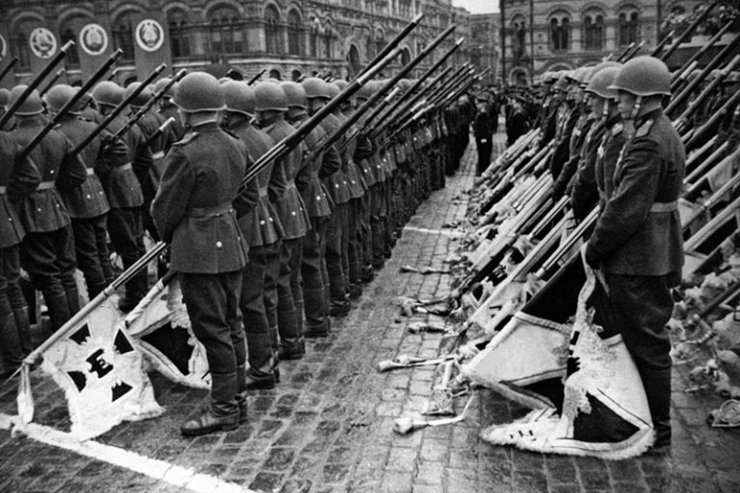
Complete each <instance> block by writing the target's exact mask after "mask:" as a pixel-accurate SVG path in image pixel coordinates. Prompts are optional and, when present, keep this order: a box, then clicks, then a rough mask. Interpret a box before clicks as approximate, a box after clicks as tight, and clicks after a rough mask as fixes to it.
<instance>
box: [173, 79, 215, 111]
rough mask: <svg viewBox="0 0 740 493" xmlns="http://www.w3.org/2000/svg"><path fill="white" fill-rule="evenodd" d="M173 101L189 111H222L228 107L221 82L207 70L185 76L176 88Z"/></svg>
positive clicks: (183, 109)
mask: <svg viewBox="0 0 740 493" xmlns="http://www.w3.org/2000/svg"><path fill="white" fill-rule="evenodd" d="M173 102H174V103H175V104H176V105H177V106H178V107H179V108H180V109H181V110H182V111H186V112H189V113H195V112H198V111H221V110H223V109H224V108H226V103H225V102H224V92H223V91H222V90H221V84H219V83H218V79H216V78H215V77H214V76H212V75H211V74H208V73H206V72H193V73H190V74H188V75H186V76H185V77H183V78H182V80H180V83H179V84H178V85H177V88H176V89H175V96H174V98H173Z"/></svg>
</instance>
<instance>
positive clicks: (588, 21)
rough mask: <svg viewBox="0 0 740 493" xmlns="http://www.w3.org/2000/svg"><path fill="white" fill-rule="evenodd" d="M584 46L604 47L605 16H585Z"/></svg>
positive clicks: (590, 47) (596, 48)
mask: <svg viewBox="0 0 740 493" xmlns="http://www.w3.org/2000/svg"><path fill="white" fill-rule="evenodd" d="M583 31H584V33H583V34H584V35H583V40H584V43H583V46H584V48H585V49H587V50H603V49H604V16H603V15H601V14H595V15H594V16H593V17H592V16H591V15H587V16H585V17H584V18H583Z"/></svg>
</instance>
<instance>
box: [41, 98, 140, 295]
mask: <svg viewBox="0 0 740 493" xmlns="http://www.w3.org/2000/svg"><path fill="white" fill-rule="evenodd" d="M76 93H77V89H75V88H73V87H71V86H68V85H66V84H60V85H57V86H54V87H52V88H51V89H49V91H48V92H47V93H46V96H45V97H46V104H47V108H48V109H49V111H50V112H51V113H56V112H58V111H59V110H60V109H61V108H62V107H63V106H64V105H65V104H67V102H68V101H69V100H70V99H71V98H73V97H74V96H75V94H76ZM80 109H81V106H80V105H79V104H78V105H77V107H75V108H72V109H71V110H69V111H68V112H67V113H66V114H65V115H64V116H62V118H61V120H60V121H59V126H58V127H57V130H59V131H60V132H62V133H63V134H64V135H65V136H66V137H67V138H68V139H69V140H70V141H71V142H72V144H74V145H75V146H77V145H79V144H80V143H81V142H82V141H83V140H85V139H86V138H87V136H88V135H89V134H90V133H92V132H93V131H94V130H95V128H96V127H97V125H96V124H94V123H92V122H88V121H85V120H82V119H81V118H79V111H80ZM108 138H110V134H108V133H107V132H105V131H104V132H103V133H102V134H101V135H100V136H98V137H96V138H95V139H94V140H93V141H92V142H90V143H89V144H88V145H87V146H86V147H85V148H84V149H82V151H81V152H80V158H82V160H83V162H84V163H85V167H86V170H87V179H86V180H85V181H84V182H83V183H82V184H81V185H80V186H78V187H74V188H69V189H67V190H64V191H62V198H63V199H64V202H65V204H66V205H67V210H68V211H69V215H70V217H71V219H72V231H73V232H74V240H75V251H76V254H77V264H78V266H79V268H80V270H81V271H82V273H83V274H84V276H85V282H86V283H87V292H88V295H89V297H90V299H92V298H93V297H95V296H97V295H98V293H100V292H101V291H102V290H103V289H105V287H106V285H107V284H108V283H109V282H111V281H112V278H113V269H112V268H111V265H110V254H109V252H108V240H107V235H108V231H107V216H108V211H109V210H110V204H109V202H108V197H107V196H106V194H105V191H104V188H103V184H102V183H101V181H100V177H99V176H98V173H99V172H100V170H101V169H102V170H103V174H105V173H106V172H110V170H111V169H112V168H114V167H115V166H116V164H124V163H126V162H127V155H126V154H127V148H126V145H125V144H124V143H123V142H121V141H120V140H115V141H111V142H108V143H107V144H104V141H105V140H106V139H108ZM96 170H98V171H97V172H96Z"/></svg>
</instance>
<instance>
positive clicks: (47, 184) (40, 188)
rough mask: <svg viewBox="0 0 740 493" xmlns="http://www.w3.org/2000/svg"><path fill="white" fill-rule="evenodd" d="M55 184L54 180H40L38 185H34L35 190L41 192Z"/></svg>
mask: <svg viewBox="0 0 740 493" xmlns="http://www.w3.org/2000/svg"><path fill="white" fill-rule="evenodd" d="M55 184H56V182H54V181H42V182H41V183H39V186H38V187H36V191H37V192H41V191H43V190H51V189H52V188H54V185H55Z"/></svg>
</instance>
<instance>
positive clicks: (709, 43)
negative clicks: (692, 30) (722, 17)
mask: <svg viewBox="0 0 740 493" xmlns="http://www.w3.org/2000/svg"><path fill="white" fill-rule="evenodd" d="M731 26H732V21H728V22H727V23H726V24H725V25H724V26H722V29H720V30H719V31H717V34H715V35H714V36H712V37H711V38H710V39H709V41H707V43H706V44H705V45H704V46H702V47H701V49H700V50H698V51H696V52H695V53H694V54H693V55H691V58H689V59H688V60H687V61H686V63H684V64H683V65H682V66H681V68H679V69H678V70H677V71H676V73H675V74H674V75H673V79H674V80H677V79H678V78H679V77H682V76H683V75H684V74H686V75H688V74H689V73H691V71H692V70H694V68H695V67H696V65H694V66H692V67H691V68H689V65H691V64H692V63H693V62H696V61H697V60H699V59H700V58H701V57H702V55H704V53H706V52H707V51H709V49H710V48H712V47H713V46H714V45H715V44H717V41H719V40H720V39H721V38H722V36H723V35H724V34H725V33H726V32H727V31H728V30H729V29H730V27H731ZM671 91H673V87H671Z"/></svg>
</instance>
